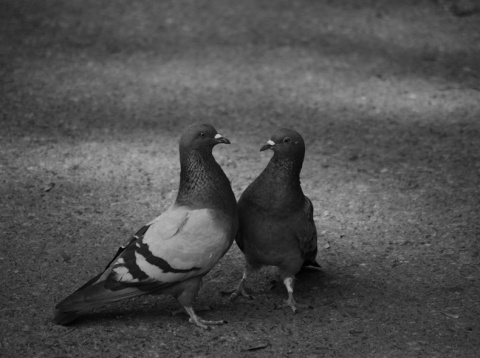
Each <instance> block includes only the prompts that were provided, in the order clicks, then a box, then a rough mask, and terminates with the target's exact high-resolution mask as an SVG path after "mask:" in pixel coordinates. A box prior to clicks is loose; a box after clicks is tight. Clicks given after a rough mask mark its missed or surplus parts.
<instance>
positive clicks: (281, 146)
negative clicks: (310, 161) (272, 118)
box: [260, 128, 305, 162]
mask: <svg viewBox="0 0 480 358" xmlns="http://www.w3.org/2000/svg"><path fill="white" fill-rule="evenodd" d="M267 149H271V150H273V152H274V153H275V155H277V156H278V157H281V158H301V161H302V162H303V157H304V155H305V142H304V141H303V138H302V136H301V135H300V133H298V132H296V131H294V130H293V129H287V128H279V129H277V130H276V131H275V132H274V133H273V134H272V136H271V138H270V140H269V141H268V142H267V144H265V145H264V146H263V147H262V148H260V151H264V150H267Z"/></svg>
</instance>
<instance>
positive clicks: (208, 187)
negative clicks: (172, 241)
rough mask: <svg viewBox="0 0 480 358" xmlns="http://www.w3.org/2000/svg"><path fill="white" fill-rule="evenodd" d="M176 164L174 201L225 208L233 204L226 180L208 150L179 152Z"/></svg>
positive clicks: (233, 200) (234, 202)
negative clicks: (176, 178) (178, 160)
mask: <svg viewBox="0 0 480 358" xmlns="http://www.w3.org/2000/svg"><path fill="white" fill-rule="evenodd" d="M180 167H181V168H180V188H179V190H178V195H177V200H176V203H177V204H179V205H185V206H189V207H198V208H213V209H224V210H226V211H227V210H229V208H231V207H235V205H234V204H236V200H235V196H234V194H233V192H232V189H231V186H230V181H229V180H228V178H227V176H226V175H225V173H224V172H223V170H222V168H221V167H220V165H218V163H217V162H216V161H215V158H214V157H213V155H212V153H211V152H210V153H207V152H200V151H197V150H191V151H188V152H184V151H181V152H180Z"/></svg>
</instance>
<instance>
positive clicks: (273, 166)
mask: <svg viewBox="0 0 480 358" xmlns="http://www.w3.org/2000/svg"><path fill="white" fill-rule="evenodd" d="M267 149H271V150H273V153H274V154H273V157H272V158H271V159H270V162H269V163H268V165H267V166H266V168H265V169H264V170H263V172H262V173H261V174H260V175H259V176H258V178H256V179H255V180H254V181H253V182H252V183H251V184H250V185H249V186H248V187H247V189H246V190H245V191H244V192H243V194H242V196H241V197H240V200H239V202H238V210H239V218H240V228H239V231H238V235H237V237H236V242H237V245H238V247H239V248H240V250H242V252H243V253H244V254H245V260H246V265H245V271H244V273H243V277H242V280H241V281H240V284H239V285H238V287H237V289H236V290H235V291H234V293H233V294H232V296H231V299H235V298H236V297H237V296H238V295H239V294H240V293H241V294H242V295H243V296H246V297H249V295H248V294H247V293H246V291H245V287H244V285H245V280H246V279H247V277H248V274H249V272H251V271H252V270H258V269H259V268H260V267H262V266H276V267H277V268H278V273H279V276H280V278H281V280H282V281H283V283H284V284H285V286H286V288H287V291H288V299H287V300H286V302H285V304H284V305H283V306H285V307H290V308H291V309H292V310H293V312H296V311H297V306H298V305H297V303H296V302H295V300H294V298H293V281H294V278H295V275H296V274H297V273H298V272H299V271H300V270H301V269H302V267H305V266H312V267H314V268H319V267H320V265H319V264H318V263H317V262H316V255H317V229H316V227H315V223H314V221H313V205H312V202H311V201H310V199H309V198H307V197H306V196H305V195H304V194H303V191H302V187H301V185H300V171H301V170H302V165H303V159H304V157H305V143H304V141H303V138H302V136H301V135H300V134H299V133H297V132H295V131H294V130H291V129H285V128H280V129H278V130H276V131H275V133H274V134H273V135H272V137H271V139H270V140H269V141H268V142H267V144H266V145H264V146H263V147H262V148H261V149H260V150H261V151H264V150H267Z"/></svg>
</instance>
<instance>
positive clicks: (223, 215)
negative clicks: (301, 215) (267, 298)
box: [54, 123, 238, 328]
mask: <svg viewBox="0 0 480 358" xmlns="http://www.w3.org/2000/svg"><path fill="white" fill-rule="evenodd" d="M219 143H226V144H230V142H229V141H228V139H226V138H224V137H222V136H221V135H220V134H218V133H217V131H216V130H215V128H214V127H212V126H211V125H208V124H199V123H197V124H193V125H191V126H189V127H187V128H186V129H185V131H184V132H183V134H182V136H181V138H180V167H181V172H180V187H179V190H178V194H177V198H176V200H175V202H174V203H173V205H172V206H171V207H170V208H169V209H168V210H167V211H165V212H164V213H163V214H162V215H160V216H159V217H157V218H156V219H154V220H153V221H151V222H150V223H148V224H147V225H145V226H144V227H143V228H142V229H140V231H138V232H137V234H136V235H134V237H133V238H132V239H131V240H130V241H129V243H128V244H127V245H125V246H124V247H121V248H120V249H119V250H118V252H117V255H116V256H115V257H114V259H113V260H112V261H111V262H110V263H109V264H108V266H107V267H106V269H105V270H104V271H103V272H102V273H100V274H99V275H98V276H96V277H94V278H92V279H91V280H90V281H88V282H87V283H86V284H84V285H83V286H82V287H80V288H79V289H78V290H77V291H75V292H74V293H72V294H71V295H70V296H68V297H67V298H65V299H64V300H63V301H61V302H60V303H59V304H58V305H57V306H56V307H55V316H54V322H55V323H57V324H62V325H65V324H68V323H70V322H72V321H74V320H75V319H76V318H77V317H79V316H80V315H82V314H84V313H86V312H88V311H90V310H92V309H94V308H97V307H101V306H104V305H106V304H109V303H112V302H117V301H121V300H124V299H127V298H131V297H135V296H140V295H145V294H153V295H159V294H171V295H173V296H174V297H175V298H176V299H177V301H178V302H179V303H180V305H181V306H183V308H184V309H185V311H186V312H187V313H188V314H189V315H190V322H192V323H194V324H196V325H197V326H199V327H202V328H208V326H207V325H209V324H221V323H223V321H205V320H202V319H201V318H200V317H198V316H197V315H196V314H195V312H194V310H193V308H192V304H193V301H194V299H195V297H196V296H197V293H198V290H199V288H200V285H201V281H202V278H203V276H205V275H206V274H207V273H208V272H209V271H210V270H211V269H212V268H213V267H214V266H215V264H216V263H217V262H218V261H219V260H220V259H221V258H222V256H223V255H224V254H225V253H226V252H227V250H228V249H229V248H230V246H231V245H232V243H233V240H234V238H235V236H236V234H237V230H238V214H237V203H236V200H235V196H234V194H233V192H232V188H231V186H230V181H229V180H228V178H227V177H226V175H225V173H224V172H223V170H222V168H221V167H220V166H219V165H218V163H217V162H216V161H215V158H214V157H213V155H212V149H213V147H214V146H215V145H217V144H219Z"/></svg>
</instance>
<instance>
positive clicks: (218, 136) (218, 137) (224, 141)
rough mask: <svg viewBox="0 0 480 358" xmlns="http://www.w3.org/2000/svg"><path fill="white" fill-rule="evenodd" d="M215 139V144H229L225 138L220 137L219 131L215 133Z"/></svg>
mask: <svg viewBox="0 0 480 358" xmlns="http://www.w3.org/2000/svg"><path fill="white" fill-rule="evenodd" d="M215 140H216V141H217V144H218V143H224V144H230V141H229V140H228V139H227V138H225V137H222V135H221V134H219V133H217V134H216V135H215Z"/></svg>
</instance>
